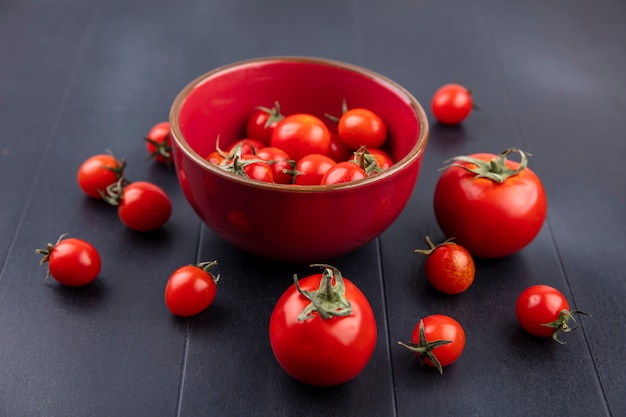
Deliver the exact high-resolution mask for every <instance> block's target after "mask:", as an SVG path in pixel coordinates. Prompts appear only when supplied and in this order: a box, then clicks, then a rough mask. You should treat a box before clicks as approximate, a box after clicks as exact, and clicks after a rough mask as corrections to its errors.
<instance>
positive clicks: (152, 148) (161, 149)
mask: <svg viewBox="0 0 626 417" xmlns="http://www.w3.org/2000/svg"><path fill="white" fill-rule="evenodd" d="M145 139H146V148H147V149H148V157H149V158H155V160H156V161H157V162H160V163H162V164H171V163H172V140H171V138H170V123H169V122H160V123H157V124H156V125H154V126H153V127H152V128H151V129H150V130H149V131H148V134H147V135H146V138H145Z"/></svg>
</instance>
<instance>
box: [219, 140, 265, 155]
mask: <svg viewBox="0 0 626 417" xmlns="http://www.w3.org/2000/svg"><path fill="white" fill-rule="evenodd" d="M263 147H265V144H264V143H263V142H261V141H258V140H256V139H250V138H245V139H239V140H237V141H235V142H233V143H232V144H231V145H230V146H229V147H228V150H227V151H226V153H227V154H228V157H227V158H226V159H232V158H233V157H234V155H235V154H236V153H238V154H239V155H240V156H244V155H255V154H256V152H257V151H258V150H259V149H261V148H263Z"/></svg>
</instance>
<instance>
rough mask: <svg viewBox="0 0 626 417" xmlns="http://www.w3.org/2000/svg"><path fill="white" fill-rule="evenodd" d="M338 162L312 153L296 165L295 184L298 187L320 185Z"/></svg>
mask: <svg viewBox="0 0 626 417" xmlns="http://www.w3.org/2000/svg"><path fill="white" fill-rule="evenodd" d="M335 164H336V162H335V161H334V160H333V159H331V158H330V157H328V156H326V155H322V154H318V153H312V154H309V155H306V156H304V157H303V158H301V159H300V160H299V161H298V163H297V164H296V171H295V178H294V183H295V184H298V185H320V184H321V182H322V178H323V177H324V174H326V172H327V171H328V170H329V169H330V168H332V167H333V166H334V165H335Z"/></svg>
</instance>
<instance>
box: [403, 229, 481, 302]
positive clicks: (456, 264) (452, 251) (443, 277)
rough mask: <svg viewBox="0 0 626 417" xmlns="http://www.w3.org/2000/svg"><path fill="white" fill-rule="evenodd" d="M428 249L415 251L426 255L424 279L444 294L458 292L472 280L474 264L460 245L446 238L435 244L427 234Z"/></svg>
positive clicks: (470, 283)
mask: <svg viewBox="0 0 626 417" xmlns="http://www.w3.org/2000/svg"><path fill="white" fill-rule="evenodd" d="M426 242H427V243H428V246H429V249H418V250H416V251H415V252H416V253H421V254H422V255H426V256H427V258H426V265H425V270H426V271H425V272H426V279H427V280H428V282H429V283H430V285H431V286H432V287H433V288H435V289H436V290H438V291H441V292H442V293H444V294H460V293H462V292H464V291H465V290H467V289H468V288H469V287H470V285H472V283H473V282H474V276H475V275H476V266H475V264H474V260H473V259H472V255H470V253H469V252H468V251H467V250H466V249H465V248H464V247H463V246H460V245H457V244H456V243H454V242H452V239H448V240H446V241H445V242H443V243H441V244H439V245H437V246H435V245H434V244H433V242H432V241H431V240H430V238H429V237H428V236H426Z"/></svg>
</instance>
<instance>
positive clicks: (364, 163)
mask: <svg viewBox="0 0 626 417" xmlns="http://www.w3.org/2000/svg"><path fill="white" fill-rule="evenodd" d="M353 155H354V157H353V158H352V160H353V161H354V163H355V164H357V165H358V166H360V167H361V168H363V171H365V173H366V174H367V176H368V177H369V176H370V175H372V174H375V173H378V172H381V171H383V169H382V168H381V167H380V165H378V161H377V160H376V156H374V154H372V153H371V152H370V151H368V150H367V147H365V146H361V147H360V148H359V149H357V150H356V151H355V152H354V153H353Z"/></svg>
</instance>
